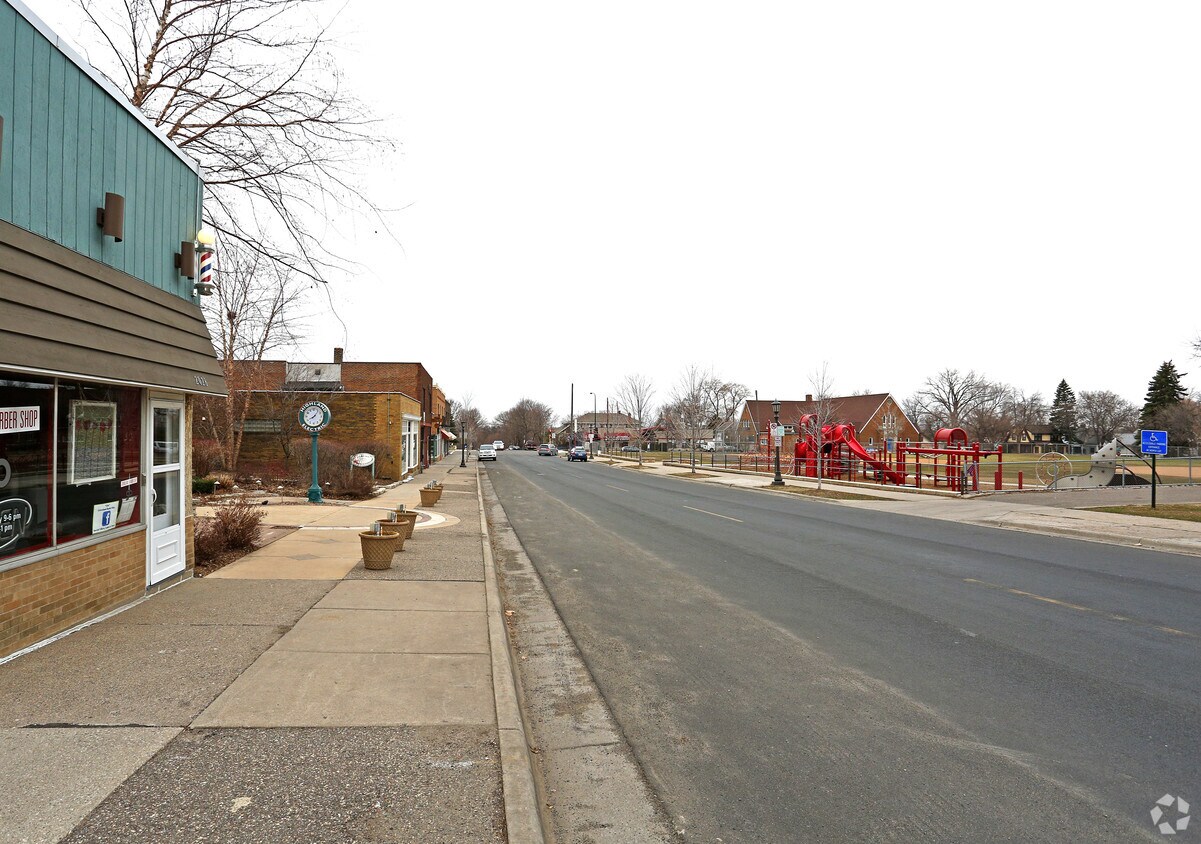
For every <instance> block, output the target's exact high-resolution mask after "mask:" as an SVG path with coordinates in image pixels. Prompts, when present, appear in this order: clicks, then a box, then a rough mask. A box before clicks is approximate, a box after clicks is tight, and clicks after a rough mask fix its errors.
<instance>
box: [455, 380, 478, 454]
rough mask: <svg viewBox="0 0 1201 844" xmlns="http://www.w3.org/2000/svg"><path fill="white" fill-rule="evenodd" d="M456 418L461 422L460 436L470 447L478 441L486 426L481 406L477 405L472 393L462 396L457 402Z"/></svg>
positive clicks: (465, 445) (465, 446)
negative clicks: (481, 430) (480, 409)
mask: <svg viewBox="0 0 1201 844" xmlns="http://www.w3.org/2000/svg"><path fill="white" fill-rule="evenodd" d="M455 420H456V421H457V422H458V423H459V436H460V437H462V438H463V442H464V448H467V449H470V448H471V444H472V443H473V442H476V438H477V437H478V436H479V432H480V429H481V428H483V427H484V419H483V417H482V416H481V415H480V411H479V408H477V407H476V406H475V397H474V396H472V394H471V393H467V394H465V395H464V396H462V397H461V398H460V399H459V400H458V401H457V402H455Z"/></svg>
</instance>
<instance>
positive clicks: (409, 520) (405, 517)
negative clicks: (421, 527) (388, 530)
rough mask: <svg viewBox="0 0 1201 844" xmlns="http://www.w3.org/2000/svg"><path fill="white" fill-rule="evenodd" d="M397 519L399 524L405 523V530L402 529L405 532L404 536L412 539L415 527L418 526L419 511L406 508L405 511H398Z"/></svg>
mask: <svg viewBox="0 0 1201 844" xmlns="http://www.w3.org/2000/svg"><path fill="white" fill-rule="evenodd" d="M396 521H397V523H398V524H402V525H404V530H403V531H401V533H403V534H404V538H405V539H412V538H413V528H414V527H416V526H417V511H415V510H405V511H404V512H403V513H400V512H397V514H396Z"/></svg>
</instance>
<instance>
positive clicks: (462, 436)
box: [459, 420, 467, 469]
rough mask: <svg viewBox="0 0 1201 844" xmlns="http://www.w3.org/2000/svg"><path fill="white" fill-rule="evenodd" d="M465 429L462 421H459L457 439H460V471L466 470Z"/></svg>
mask: <svg viewBox="0 0 1201 844" xmlns="http://www.w3.org/2000/svg"><path fill="white" fill-rule="evenodd" d="M466 429H467V426H466V425H464V424H463V422H462V420H460V421H459V437H460V442H459V454H460V457H459V468H460V469H466V468H467V430H466Z"/></svg>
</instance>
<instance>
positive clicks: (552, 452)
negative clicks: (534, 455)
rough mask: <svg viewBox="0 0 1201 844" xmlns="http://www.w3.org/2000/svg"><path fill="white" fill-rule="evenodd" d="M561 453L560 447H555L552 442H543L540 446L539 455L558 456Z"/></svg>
mask: <svg viewBox="0 0 1201 844" xmlns="http://www.w3.org/2000/svg"><path fill="white" fill-rule="evenodd" d="M558 454H559V449H557V448H555V447H554V446H553V445H551V444H550V443H543V444H542V445H540V446H538V456H539V457H556V456H558Z"/></svg>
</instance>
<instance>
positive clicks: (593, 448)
mask: <svg viewBox="0 0 1201 844" xmlns="http://www.w3.org/2000/svg"><path fill="white" fill-rule="evenodd" d="M588 393H589V394H590V395H591V396H592V437H591V438H590V439H589V441H588V444H589V445H590V446H591V448H590V449H588V450H589V452H591V454H592V456H594V457H595V456H596V434H597V430H596V393H594V392H592V391H591V390H589V391H588Z"/></svg>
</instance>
